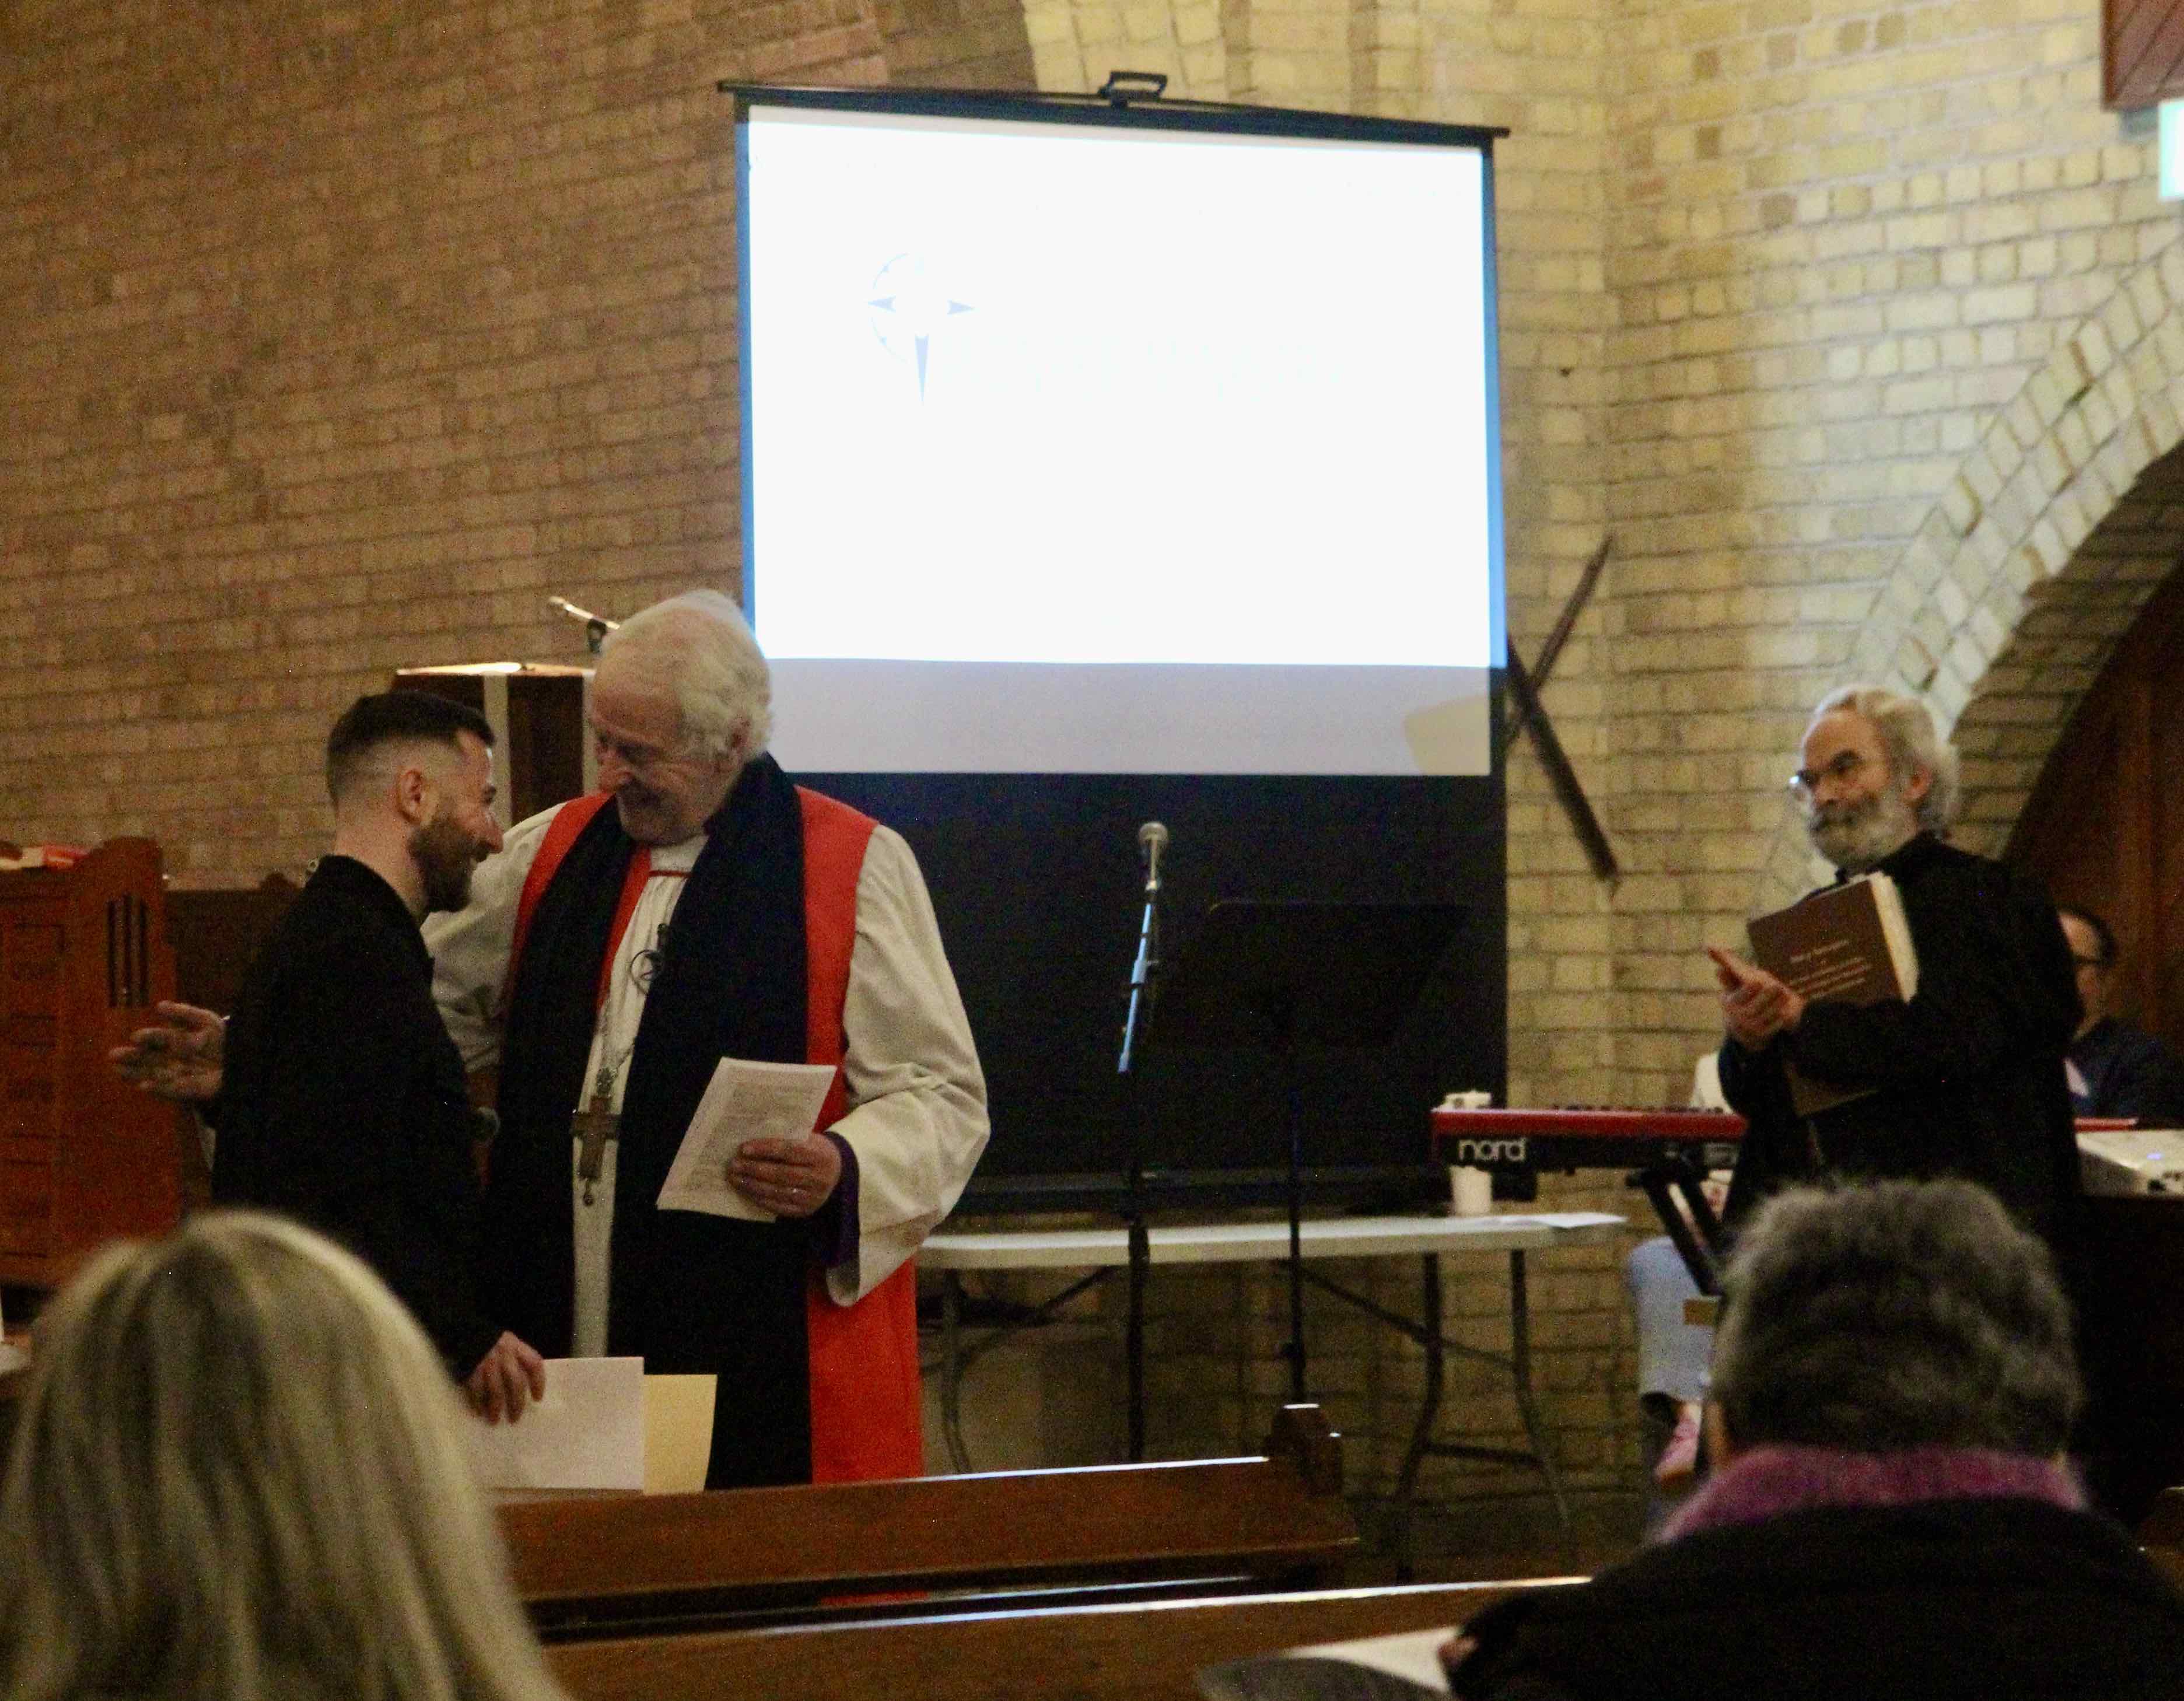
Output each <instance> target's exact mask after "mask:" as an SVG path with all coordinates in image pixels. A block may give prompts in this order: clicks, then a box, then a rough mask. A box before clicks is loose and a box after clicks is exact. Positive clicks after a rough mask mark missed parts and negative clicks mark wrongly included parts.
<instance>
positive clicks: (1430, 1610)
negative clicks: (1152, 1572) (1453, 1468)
mask: <svg viewBox="0 0 2184 1701" xmlns="http://www.w3.org/2000/svg"><path fill="white" fill-rule="evenodd" d="M1574 1581H1577V1580H1576V1579H1574V1578H1557V1579H1541V1580H1539V1581H1532V1582H1519V1583H1427V1584H1419V1585H1416V1586H1412V1587H1403V1588H1385V1589H1345V1590H1339V1591H1332V1592H1312V1593H1303V1594H1292V1595H1237V1596H1229V1597H1225V1598H1217V1599H1210V1600H1181V1601H1160V1602H1154V1603H1148V1604H1143V1605H1134V1606H1078V1607H1065V1608H1056V1609H1043V1610H1035V1611H1030V1612H1007V1613H989V1614H978V1615H961V1616H946V1617H936V1618H922V1619H915V1618H913V1619H902V1620H860V1621H855V1622H850V1623H844V1624H829V1625H792V1626H778V1627H774V1628H769V1629H758V1630H738V1631H713V1632H706V1633H702V1634H698V1635H692V1636H672V1637H649V1638H643V1639H636V1640H621V1641H604V1642H565V1643H561V1644H560V1645H558V1646H554V1647H551V1648H548V1649H547V1650H546V1655H547V1661H548V1664H549V1666H550V1667H551V1668H552V1670H553V1672H554V1676H555V1677H557V1678H558V1679H560V1681H561V1683H562V1684H563V1685H564V1686H565V1687H566V1688H567V1689H568V1691H569V1693H571V1695H572V1696H575V1697H576V1698H577V1701H745V1698H749V1697H752V1696H764V1697H766V1701H843V1698H844V1697H845V1696H854V1695H884V1696H886V1697H887V1698H888V1701H1022V1698H1024V1697H1027V1696H1042V1695H1049V1696H1065V1697H1067V1698H1068V1701H1196V1697H1197V1690H1196V1687H1195V1685H1194V1683H1193V1681H1192V1674H1193V1673H1195V1671H1197V1670H1199V1668H1200V1667H1201V1666H1206V1665H1217V1664H1219V1663H1220V1662H1222V1661H1223V1660H1230V1659H1246V1658H1248V1657H1250V1656H1251V1655H1253V1654H1267V1653H1271V1652H1273V1651H1274V1650H1276V1649H1279V1648H1295V1647H1300V1646H1303V1645H1306V1644H1309V1643H1312V1642H1339V1641H1345V1640H1347V1639H1349V1638H1351V1637H1367V1636H1389V1635H1394V1634H1396V1633H1397V1632H1400V1631H1420V1630H1429V1629H1434V1628H1436V1627H1438V1626H1444V1625H1449V1626H1453V1625H1458V1624H1462V1623H1463V1622H1465V1621H1466V1620H1468V1619H1469V1618H1471V1616H1472V1615H1474V1614H1475V1613H1477V1612H1479V1611H1480V1610H1482V1609H1485V1608H1486V1607H1488V1606H1490V1605H1491V1604H1493V1603H1495V1602H1496V1601H1499V1600H1503V1599H1506V1598H1508V1597H1509V1596H1510V1595H1512V1594H1514V1593H1516V1592H1519V1591H1522V1590H1526V1589H1535V1588H1546V1587H1557V1586H1558V1585H1561V1584H1566V1583H1569V1582H1574Z"/></svg>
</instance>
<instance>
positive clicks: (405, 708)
mask: <svg viewBox="0 0 2184 1701" xmlns="http://www.w3.org/2000/svg"><path fill="white" fill-rule="evenodd" d="M462 733H470V734H471V737H473V738H475V739H477V741H478V742H479V743H480V744H482V745H484V746H485V747H486V748H487V750H491V749H492V748H493V728H492V727H491V726H490V725H489V724H488V723H487V721H486V718H485V717H484V716H482V715H481V714H480V713H478V711H476V710H475V709H473V708H471V706H470V705H468V704H465V703H458V702H456V701H455V700H454V699H453V698H451V697H442V696H437V695H436V694H433V693H432V692H430V691H381V692H378V693H376V694H373V695H371V696H369V697H359V698H358V699H357V700H356V701H354V703H352V704H350V705H348V709H347V710H346V711H343V715H342V717H341V719H339V720H338V721H336V722H334V729H333V731H331V733H327V734H326V795H327V796H329V797H331V799H332V800H334V801H335V802H336V803H337V804H338V803H339V802H340V801H341V800H342V798H343V795H344V794H346V793H347V792H348V790H349V789H350V788H351V787H352V786H354V784H356V782H357V781H358V780H359V778H362V777H363V776H364V775H365V773H367V772H370V770H371V769H372V768H373V767H374V766H375V763H374V761H373V758H374V757H376V756H378V755H379V753H380V752H381V751H382V750H385V749H386V748H387V746H388V745H400V744H417V743H427V744H436V745H446V746H447V747H448V750H450V751H452V752H454V754H455V755H457V756H460V755H461V753H462V745H461V743H460V735H461V734H462Z"/></svg>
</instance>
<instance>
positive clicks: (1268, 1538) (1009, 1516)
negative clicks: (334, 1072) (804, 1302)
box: [500, 1406, 1359, 1638]
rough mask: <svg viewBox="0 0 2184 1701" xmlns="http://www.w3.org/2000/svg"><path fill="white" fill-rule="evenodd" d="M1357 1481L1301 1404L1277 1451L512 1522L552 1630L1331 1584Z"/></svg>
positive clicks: (599, 1510) (530, 1505) (577, 1506)
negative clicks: (1030, 1598)
mask: <svg viewBox="0 0 2184 1701" xmlns="http://www.w3.org/2000/svg"><path fill="white" fill-rule="evenodd" d="M1341 1491H1342V1475H1341V1453H1340V1437H1338V1436H1335V1435H1334V1434H1333V1433H1332V1432H1331V1431H1329V1429H1328V1428H1327V1425H1326V1422H1325V1419H1323V1417H1322V1416H1321V1414H1320V1412H1319V1408H1318V1407H1316V1406H1294V1407H1287V1408H1284V1409H1283V1411H1282V1413H1281V1414H1280V1416H1279V1419H1278V1421H1277V1424H1276V1433H1275V1436H1273V1438H1272V1439H1271V1440H1270V1441H1269V1442H1268V1456H1267V1457H1264V1458H1229V1459H1200V1460H1189V1461H1184V1462H1179V1463H1175V1464H1141V1465H1106V1466H1096V1467H1092V1468H1089V1469H1083V1470H1034V1471H1009V1472H1000V1473H995V1474H993V1475H978V1476H953V1477H922V1478H917V1479H913V1480H911V1481H900V1482H855V1483H832V1484H825V1485H820V1486H805V1487H793V1488H751V1489H738V1490H735V1491H733V1492H727V1493H712V1494H682V1495H646V1496H622V1497H613V1498H582V1499H570V1498H551V1499H538V1500H528V1501H518V1502H513V1503H508V1504H504V1506H503V1507H502V1508H501V1509H500V1515H501V1525H502V1529H503V1530H504V1532H505V1534H506V1536H507V1538H508V1542H509V1548H510V1560H511V1564H512V1566H513V1570H514V1574H515V1583H516V1589H517V1592H518V1593H519V1594H521V1596H522V1598H523V1599H524V1601H525V1603H526V1605H527V1606H528V1607H529V1608H530V1609H531V1611H532V1617H533V1619H534V1620H535V1621H536V1622H537V1623H538V1626H539V1628H540V1630H541V1632H542V1633H543V1634H545V1635H547V1636H548V1637H549V1638H550V1637H560V1636H569V1635H576V1634H584V1635H592V1636H597V1635H599V1634H600V1633H601V1632H602V1631H603V1630H604V1629H605V1628H607V1627H610V1626H618V1627H627V1628H629V1629H642V1630H643V1631H647V1632H653V1631H666V1630H673V1629H676V1628H678V1627H683V1628H687V1627H688V1626H689V1624H690V1621H691V1620H711V1621H713V1622H716V1623H721V1622H727V1621H729V1620H735V1619H747V1618H749V1616H750V1615H760V1614H763V1615H770V1616H772V1617H775V1618H780V1617H783V1616H788V1615H795V1616H800V1617H805V1618H809V1617H811V1616H813V1615H816V1614H818V1613H821V1612H822V1611H823V1610H824V1607H823V1603H825V1602H827V1601H828V1600H829V1599H838V1598H841V1597H843V1596H845V1595H868V1594H872V1593H876V1592H902V1591H920V1592H933V1591H938V1592H949V1593H950V1596H951V1598H950V1600H949V1601H948V1602H947V1603H946V1606H947V1609H960V1607H961V1604H962V1602H961V1596H963V1595H966V1594H968V1595H985V1596H989V1597H995V1598H1003V1597H1006V1596H1009V1595H1011V1594H1014V1595H1017V1596H1019V1597H1020V1596H1021V1593H1022V1592H1023V1591H1026V1590H1030V1589H1047V1590H1053V1589H1057V1588H1066V1589H1076V1590H1080V1591H1081V1590H1084V1589H1088V1588H1108V1589H1112V1588H1114V1587H1117V1586H1121V1585H1135V1586H1140V1587H1144V1586H1151V1585H1156V1584H1165V1585H1174V1586H1177V1587H1178V1590H1179V1589H1180V1588H1181V1587H1188V1589H1189V1592H1192V1593H1199V1594H1202V1593H1206V1592H1208V1591H1209V1589H1211V1588H1212V1587H1220V1586H1223V1585H1225V1586H1226V1587H1230V1588H1232V1589H1235V1588H1242V1587H1254V1588H1256V1589H1259V1590H1262V1591H1264V1590H1267V1589H1269V1588H1279V1587H1288V1588H1299V1589H1303V1588H1320V1587H1327V1586H1328V1585H1329V1584H1330V1583H1333V1582H1337V1581H1340V1575H1341V1566H1342V1564H1343V1562H1344V1560H1345V1559H1346V1558H1347V1557H1348V1556H1349V1555H1350V1554H1351V1553H1354V1552H1355V1551H1356V1550H1357V1547H1358V1545H1359V1542H1358V1535H1357V1525H1356V1524H1355V1522H1354V1521H1353V1520H1352V1519H1351V1515H1350V1512H1349V1509H1348V1508H1347V1507H1346V1505H1345V1504H1344V1503H1343V1500H1342V1492H1341ZM1006 1603H1008V1602H1006V1601H1005V1600H997V1604H1006ZM1014 1604H1022V1600H1021V1598H1019V1599H1017V1600H1016V1601H1015V1602H1014ZM939 1609H940V1608H939V1607H937V1606H935V1605H933V1604H931V1603H926V1604H924V1605H922V1607H921V1608H920V1610H923V1611H927V1612H932V1611H935V1610H939Z"/></svg>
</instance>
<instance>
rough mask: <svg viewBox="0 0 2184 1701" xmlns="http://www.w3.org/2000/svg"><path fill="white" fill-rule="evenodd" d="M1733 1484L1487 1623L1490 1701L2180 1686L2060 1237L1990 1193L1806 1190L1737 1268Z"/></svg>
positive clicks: (1717, 1451)
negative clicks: (2068, 1460)
mask: <svg viewBox="0 0 2184 1701" xmlns="http://www.w3.org/2000/svg"><path fill="white" fill-rule="evenodd" d="M1727 1290H1728V1302H1727V1304H1726V1305H1725V1307H1724V1312H1723V1317H1722V1322H1721V1328H1720V1336H1719V1341H1718V1343H1717V1347H1716V1352H1715V1355H1714V1365H1713V1386H1712V1388H1711V1391H1710V1393H1709V1397H1708V1407H1707V1417H1708V1445H1709V1448H1710V1450H1711V1451H1712V1452H1713V1454H1714V1475H1713V1479H1712V1480H1711V1481H1709V1482H1708V1483H1707V1485H1706V1486H1704V1487H1702V1488H1701V1489H1700V1490H1699V1491H1698V1492H1697V1493H1696V1494H1695V1495H1694V1496H1693V1497H1691V1499H1690V1500H1689V1501H1688V1502H1686V1503H1685V1505H1684V1507H1683V1508H1682V1509H1681V1510H1680V1511H1679V1512H1678V1513H1677V1514H1676V1516H1675V1518H1674V1520H1672V1521H1671V1523H1670V1524H1669V1529H1668V1531H1667V1535H1666V1537H1665V1539H1664V1540H1663V1542H1661V1543H1659V1544H1658V1546H1655V1547H1652V1548H1649V1549H1647V1550H1646V1551H1645V1552H1644V1553H1641V1554H1639V1555H1638V1556H1637V1557H1636V1558H1635V1559H1631V1560H1630V1561H1629V1562H1627V1563H1625V1564H1622V1565H1619V1566H1616V1567H1614V1568H1613V1569H1612V1570H1607V1571H1605V1572H1603V1573H1602V1575H1600V1576H1597V1577H1596V1578H1595V1579H1593V1581H1591V1582H1590V1583H1587V1584H1585V1585H1582V1586H1580V1587H1574V1588H1570V1589H1567V1590H1551V1591H1544V1592H1539V1593H1536V1594H1533V1595H1530V1596H1527V1597H1519V1598H1517V1599H1514V1600H1512V1601H1510V1602H1507V1603H1503V1604H1502V1605H1501V1606H1498V1607H1496V1608H1492V1609H1489V1610H1488V1611H1486V1612H1485V1613H1482V1614H1481V1615H1479V1617H1478V1618H1477V1619H1475V1620H1473V1621H1472V1623H1471V1624H1470V1625H1469V1626H1467V1627H1466V1629H1465V1631H1464V1632H1463V1637H1462V1638H1461V1639H1459V1641H1458V1642H1456V1643H1454V1644H1452V1645H1451V1648H1450V1649H1449V1654H1448V1657H1449V1659H1450V1661H1451V1666H1452V1669H1451V1674H1450V1675H1451V1684H1452V1687H1453V1688H1454V1690H1455V1693H1457V1694H1458V1695H1460V1696H1466V1697H1470V1698H1473V1701H1516V1698H1519V1697H1521V1698H1524V1701H1591V1698H1604V1697H1611V1696H1612V1697H1615V1698H1618V1701H1628V1698H1637V1697H1659V1698H1662V1701H1669V1698H1674V1701H1713V1698H1717V1697H1720V1698H1728V1697H1732V1696H1734V1697H1738V1698H1743V1697H1748V1696H1754V1695H1763V1696H1766V1697H1769V1698H1770V1701H1776V1698H1790V1701H1797V1698H1803V1697H1814V1698H1819V1697H1826V1698H1829V1701H1840V1698H1842V1697H1846V1696H1857V1697H1859V1698H1862V1701H1873V1698H1891V1697H1904V1698H1918V1701H1928V1698H1931V1697H1936V1696H1945V1695H1964V1696H1973V1695H1981V1696H1984V1695H2037V1696H2041V1697H2042V1698H2059V1697H2083V1698H2087V1701H2092V1698H2099V1701H2130V1698H2138V1697H2149V1698H2150V1697H2154V1696H2173V1695H2175V1694H2176V1693H2178V1689H2179V1685H2180V1683H2184V1676H2180V1674H2184V1599H2180V1598H2178V1596H2177V1595H2176V1594H2175V1593H2174V1592H2172V1591H2171V1590H2170V1587H2169V1586H2168V1585H2167V1584H2166V1583H2165V1581H2163V1580H2162V1579H2161V1578H2160V1576H2159V1575H2157V1574H2156V1573H2155V1572H2154V1570H2153V1569H2152V1567H2151V1566H2150V1565H2149V1564H2148V1562H2147V1560H2146V1559H2145V1558H2144V1556H2143V1555H2142V1553H2140V1552H2139V1551H2138V1549H2137V1547H2136V1546H2135V1545H2134V1544H2133V1543H2132V1542H2131V1540H2130V1539H2129V1538H2128V1537H2127V1536H2126V1535H2125V1534H2124V1532H2123V1531H2121V1530H2120V1529H2118V1528H2116V1527H2115V1526H2114V1525H2110V1524H2109V1523H2108V1522H2107V1521H2105V1520H2103V1519H2101V1518H2098V1517H2097V1516H2095V1515H2093V1514H2091V1513H2089V1512H2087V1511H2086V1510H2085V1509H2084V1502H2083V1499H2082V1497H2081V1493H2080V1492H2079V1490H2078V1487H2077V1486H2076V1484H2075V1481H2073V1479H2072V1477H2071V1475H2070V1471H2069V1470H2068V1468H2067V1467H2066V1466H2065V1464H2064V1462H2063V1459H2062V1458H2061V1450H2062V1447H2063V1445H2064V1441H2065V1438H2066V1437H2067V1436H2069V1434H2070V1421H2071V1418H2072V1415H2073V1414H2074V1413H2075V1410H2076V1408H2077V1405H2078V1402H2079V1386H2078V1375H2077V1367H2076V1364H2075V1358H2074V1357H2073V1352H2072V1348H2071V1339H2070V1307H2069V1305H2068V1303H2067V1302H2065V1300H2064V1297H2063V1294H2062V1291H2061V1289H2060V1288H2059V1286H2058V1285H2057V1282H2056V1279H2055V1274H2054V1269H2053V1263H2052V1262H2051V1258H2050V1255H2049V1253H2048V1250H2047V1248H2046V1247H2045V1246H2043V1245H2042V1243H2041V1242H2040V1241H2038V1240H2036V1238H2034V1237H2033V1236H2032V1235H2030V1234H2027V1233H2026V1232H2025V1231H2024V1230H2021V1229H2020V1228H2019V1227H2017V1226H2016V1224H2014V1223H2013V1222H2012V1221H2011V1219H2010V1217H2009V1213H2007V1212H2005V1211H2004V1210H2003V1207H2001V1206H2000V1205H1999V1204H1997V1202H1995V1200H1994V1198H1993V1197H1992V1196H1991V1195H1990V1194H1987V1193H1986V1192H1984V1191H1981V1189H1979V1188H1978V1187H1976V1186H1974V1185H1971V1184H1970V1183H1967V1182H1963V1181H1956V1180H1945V1181H1936V1182H1909V1181H1887V1182H1880V1183H1876V1184H1872V1185H1866V1186H1861V1187H1851V1188H1844V1189H1842V1190H1841V1191H1815V1190H1811V1189H1794V1190H1791V1191H1788V1192H1786V1193H1784V1194H1782V1195H1781V1196H1779V1197H1778V1198H1775V1199H1774V1200H1772V1201H1771V1202H1769V1203H1768V1204H1766V1205H1765V1206H1763V1207H1762V1208H1761V1210H1760V1211H1759V1213H1758V1214H1757V1216H1756V1217H1755V1218H1754V1219H1753V1220H1752V1223H1751V1224H1750V1225H1749V1226H1748V1227H1747V1229H1746V1230H1745V1231H1744V1233H1743V1235H1741V1239H1740V1242H1739V1246H1738V1249H1737V1252H1736V1257H1735V1258H1734V1260H1733V1262H1732V1263H1731V1265H1730V1271H1729V1276H1728V1281H1727Z"/></svg>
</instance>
